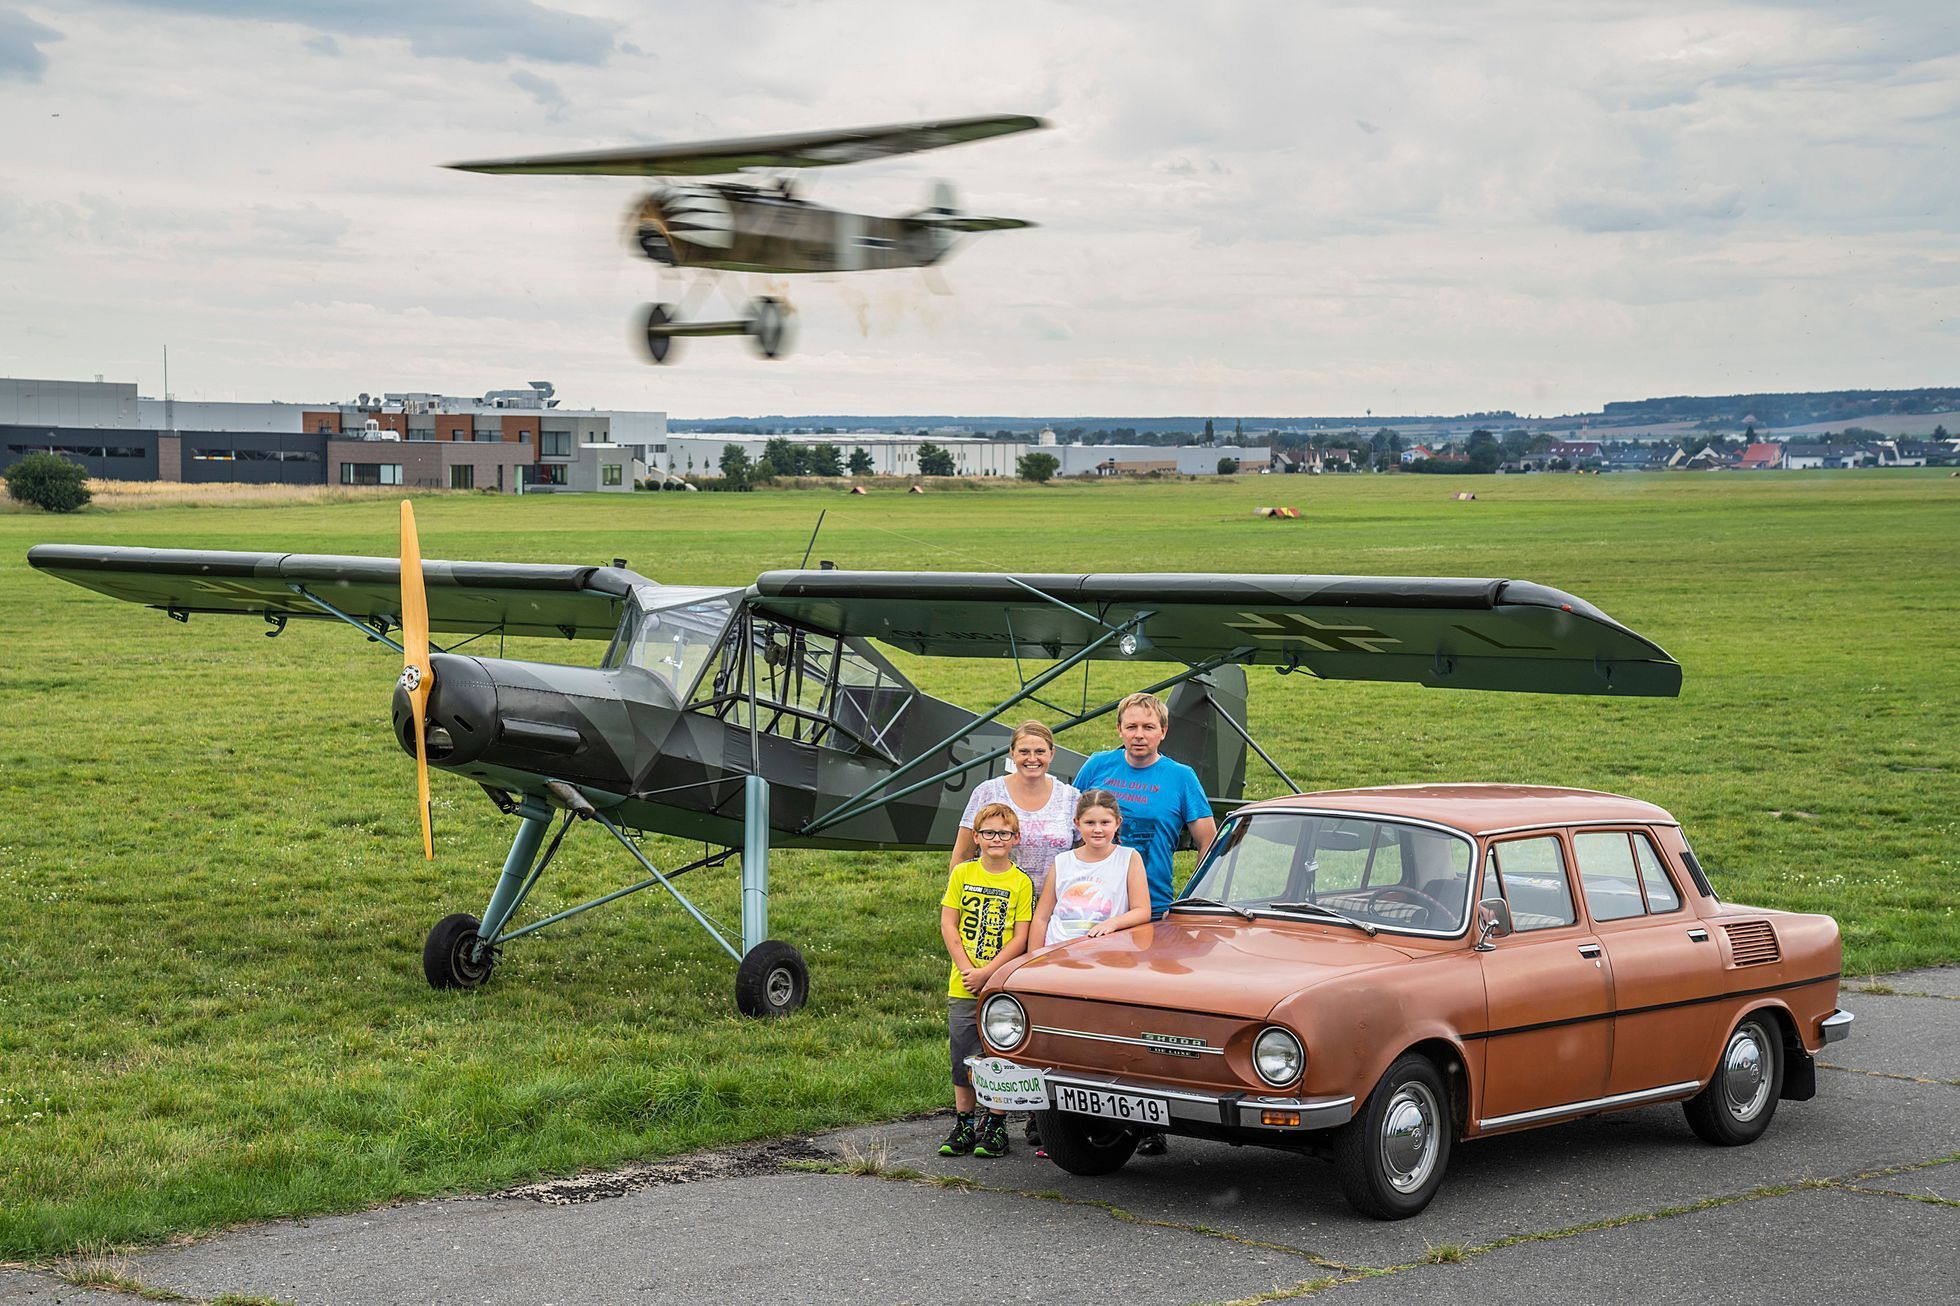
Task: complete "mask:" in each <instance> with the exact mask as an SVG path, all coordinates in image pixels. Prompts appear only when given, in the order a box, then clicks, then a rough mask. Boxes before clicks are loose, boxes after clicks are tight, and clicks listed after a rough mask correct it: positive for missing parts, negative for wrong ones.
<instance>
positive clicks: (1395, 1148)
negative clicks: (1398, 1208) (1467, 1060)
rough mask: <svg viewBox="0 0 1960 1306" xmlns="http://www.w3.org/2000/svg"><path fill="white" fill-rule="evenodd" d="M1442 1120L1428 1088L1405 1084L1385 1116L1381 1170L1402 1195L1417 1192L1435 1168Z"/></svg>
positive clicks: (1399, 1089) (1389, 1105)
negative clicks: (1438, 1133) (1440, 1121)
mask: <svg viewBox="0 0 1960 1306" xmlns="http://www.w3.org/2000/svg"><path fill="white" fill-rule="evenodd" d="M1441 1118H1442V1111H1441V1109H1440V1108H1439V1107H1438V1105H1437V1102H1436V1098H1435V1095H1434V1094H1432V1093H1431V1092H1430V1091H1429V1086H1428V1085H1426V1084H1404V1085H1402V1086H1401V1087H1400V1088H1398V1089H1396V1090H1395V1096H1394V1097H1392V1098H1390V1099H1389V1101H1388V1110H1386V1111H1385V1112H1383V1113H1382V1137H1381V1155H1382V1169H1383V1171H1384V1173H1385V1174H1386V1175H1387V1177H1388V1182H1389V1185H1390V1186H1391V1187H1393V1188H1394V1189H1395V1191H1397V1192H1399V1193H1409V1192H1414V1191H1415V1190H1416V1189H1418V1188H1421V1187H1422V1186H1423V1184H1424V1183H1425V1182H1427V1181H1428V1179H1429V1174H1430V1171H1432V1170H1434V1169H1435V1168H1436V1150H1437V1134H1436V1130H1437V1126H1438V1121H1439V1120H1440V1119H1441Z"/></svg>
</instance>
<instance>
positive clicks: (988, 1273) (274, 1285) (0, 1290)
mask: <svg viewBox="0 0 1960 1306" xmlns="http://www.w3.org/2000/svg"><path fill="white" fill-rule="evenodd" d="M1841 1005H1843V1006H1844V1007H1846V1008H1847V1009H1849V1010H1851V1011H1853V1012H1855V1013H1856V1014H1857V1017H1858V1020H1857V1024H1856V1026H1855V1027H1854V1030H1853V1033H1852V1036H1851V1037H1850V1038H1849V1039H1847V1040H1845V1041H1844V1042H1841V1043H1837V1044H1833V1045H1832V1046H1831V1047H1829V1048H1828V1049H1826V1051H1825V1054H1824V1056H1823V1058H1822V1063H1823V1065H1824V1066H1825V1067H1826V1069H1824V1070H1822V1071H1821V1072H1820V1074H1819V1076H1818V1096H1817V1098H1816V1099H1815V1100H1813V1101H1810V1102H1800V1103H1790V1102H1786V1103H1783V1104H1782V1106H1781V1108H1780V1109H1779V1111H1778V1113H1777V1118H1776V1121H1775V1123H1774V1124H1772V1125H1771V1127H1770V1130H1769V1133H1768V1134H1767V1135H1766V1136H1765V1137H1764V1138H1763V1139H1762V1140H1761V1141H1759V1142H1758V1143H1756V1144H1754V1145H1753V1146H1750V1147H1744V1148H1733V1149H1716V1148H1711V1147H1708V1146H1705V1145H1704V1144H1702V1143H1701V1142H1699V1141H1698V1140H1696V1139H1695V1137H1694V1136H1693V1135H1692V1134H1691V1133H1689V1131H1688V1128H1687V1126H1686V1124H1685V1122H1684V1121H1683V1120H1682V1118H1681V1112H1680V1109H1679V1108H1678V1107H1656V1108H1652V1109H1649V1110H1642V1111H1635V1112H1628V1113H1624V1114H1620V1115H1614V1116H1606V1117H1601V1118H1598V1119H1593V1120H1587V1121H1581V1122H1578V1123H1576V1124H1570V1125H1565V1126H1559V1127H1554V1128H1549V1129H1544V1130H1539V1131H1535V1132H1532V1133H1527V1134H1521V1135H1514V1136H1510V1137H1506V1138H1499V1139H1492V1140H1488V1141H1485V1142H1479V1143H1474V1144H1468V1145H1465V1146H1463V1147H1460V1148H1458V1149H1457V1150H1456V1153H1455V1155H1454V1157H1453V1158H1452V1161H1451V1165H1450V1173H1449V1178H1448V1180H1447V1181H1446V1183H1445V1185H1444V1187H1443V1191H1442V1193H1441V1195H1440V1196H1438V1198H1437V1199H1436V1201H1435V1202H1434V1204H1433V1205H1431V1206H1430V1208H1429V1209H1428V1211H1426V1212H1425V1213H1424V1214H1423V1215H1421V1216H1418V1217H1417V1218H1415V1219H1413V1220H1405V1221H1401V1222H1399V1223H1395V1224H1382V1223H1377V1222H1375V1221H1372V1220H1365V1219H1362V1218H1360V1217H1358V1216H1356V1215H1354V1214H1353V1213H1352V1212H1351V1211H1350V1210H1349V1209H1348V1207H1347V1206H1346V1204H1345V1203H1344V1202H1343V1201H1342V1200H1341V1197H1340V1194H1339V1192H1338V1190H1337V1189H1336V1187H1335V1185H1334V1183H1333V1179H1332V1176H1331V1174H1330V1173H1329V1171H1328V1170H1327V1167H1326V1166H1325V1165H1323V1164H1321V1163H1319V1162H1316V1161H1312V1160H1308V1159H1303V1158H1299V1157H1293V1156H1288V1155H1285V1154H1282V1153H1276V1152H1261V1151H1258V1150H1256V1149H1251V1148H1244V1149H1234V1148H1229V1147H1225V1146H1222V1145H1217V1144H1202V1143H1195V1142H1191V1141H1189V1140H1185V1139H1173V1140H1171V1148H1170V1154H1169V1155H1167V1156H1164V1157H1160V1158H1138V1159H1137V1160H1135V1161H1133V1162H1131V1164H1130V1165H1129V1166H1127V1167H1126V1168H1125V1169H1123V1170H1122V1171H1120V1172H1118V1173H1117V1174H1115V1175H1112V1176H1109V1177H1106V1178H1101V1179H1078V1178H1076V1177H1074V1176H1072V1175H1069V1174H1067V1173H1065V1172H1063V1171H1062V1170H1060V1169H1058V1168H1056V1167H1055V1166H1053V1165H1052V1164H1050V1163H1048V1162H1046V1161H1043V1160H1040V1159H1038V1158H1036V1157H1034V1156H1033V1155H1031V1153H1030V1150H1029V1149H1028V1148H1026V1147H1025V1146H1022V1145H1020V1143H1019V1132H1018V1130H1017V1131H1016V1135H1015V1141H1016V1148H1015V1151H1014V1152H1013V1154H1012V1155H1010V1156H1007V1157H1004V1158H1000V1159H997V1160H992V1161H987V1160H979V1159H976V1158H970V1157H968V1158H960V1159H957V1160H942V1159H941V1158H940V1157H939V1156H938V1155H937V1154H936V1152H935V1150H934V1149H935V1148H936V1146H937V1143H938V1140H939V1138H940V1137H941V1136H942V1135H943V1134H944V1132H945V1130H946V1127H947V1122H946V1120H945V1119H944V1118H933V1119H923V1120H910V1121H900V1122H896V1123H892V1124H885V1125H875V1126H870V1127H866V1128H862V1129H854V1130H847V1131H844V1132H841V1133H837V1134H832V1135H826V1136H823V1137H820V1138H814V1139H785V1140H778V1141H776V1142H773V1143H768V1144H761V1145H756V1146H751V1147H747V1148H738V1149H732V1150H729V1151H725V1152H718V1153H712V1154H707V1155H703V1156H696V1157H685V1158H679V1159H676V1160H673V1161H669V1162H664V1163H660V1164H653V1165H647V1166H643V1167H637V1168H635V1169H631V1170H626V1171H621V1172H617V1173H613V1174H607V1175H593V1176H584V1177H581V1178H579V1179H573V1180H564V1181H557V1182H552V1183H545V1184H539V1185H535V1186H532V1187H529V1188H525V1189H519V1190H514V1191H512V1192H509V1193H504V1194H499V1195H496V1196H492V1197H477V1198H456V1199H451V1200H445V1201H431V1202H419V1203H410V1204H404V1205H400V1206H393V1207H385V1208H382V1209H379V1210H374V1211H367V1212H364V1213H362V1214H359V1215H349V1216H336V1217H331V1218H324V1219H316V1220H308V1221H296V1222H284V1223H278V1224H269V1225H263V1226H258V1227H254V1228H250V1229H245V1230H239V1231H235V1232H232V1233H228V1234H224V1235H222V1236H219V1237H215V1238H211V1239H208V1240H205V1241H203V1242H200V1243H196V1244H192V1245H187V1246H178V1247H169V1248H163V1249H158V1250H153V1251H147V1252H136V1253H133V1254H131V1255H129V1256H127V1257H125V1258H119V1259H116V1260H112V1261H110V1262H106V1263H103V1262H98V1263H96V1264H94V1265H91V1266H88V1267H81V1270H82V1271H83V1272H82V1273H78V1272H77V1269H76V1267H70V1268H69V1273H70V1274H71V1275H74V1276H75V1277H82V1278H88V1277H93V1278H94V1279H96V1280H97V1281H104V1280H119V1281H120V1282H121V1286H122V1288H123V1290H124V1291H129V1290H132V1289H134V1288H135V1287H136V1286H138V1285H140V1287H141V1288H143V1289H146V1290H148V1291H149V1292H151V1293H162V1294H172V1295H174V1296H175V1297H176V1299H179V1300H193V1301H196V1300H208V1299H212V1298H216V1297H219V1296H221V1295H223V1294H227V1293H229V1294H235V1295H237V1296H240V1297H246V1298H256V1299H270V1300H274V1301H281V1302H294V1303H316V1302H317V1303H375V1302H384V1303H386V1302H403V1303H407V1302H437V1301H439V1302H455V1303H477V1302H483V1303H506V1302H510V1303H558V1304H560V1306H574V1304H576V1303H588V1302H589V1303H617V1302H649V1303H654V1302H680V1301H700V1300H713V1301H719V1302H767V1303H772V1304H773V1303H782V1302H799V1303H801V1302H811V1303H822V1302H921V1303H941V1302H974V1303H995V1302H1023V1301H1026V1302H1046V1303H1070V1302H1097V1303H1103V1302H1111V1301H1116V1302H1122V1303H1124V1304H1125V1306H1146V1304H1148V1303H1158V1302H1162V1303H1193V1302H1213V1301H1232V1300H1241V1299H1246V1298H1257V1299H1259V1300H1261V1301H1267V1300H1278V1299H1286V1300H1292V1299H1297V1298H1308V1297H1311V1298H1313V1299H1314V1300H1316V1301H1321V1300H1325V1301H1328V1302H1331V1303H1334V1304H1335V1306H1354V1304H1358V1303H1371V1302H1397V1301H1407V1300H1413V1299H1416V1298H1417V1297H1418V1296H1422V1297H1428V1298H1431V1299H1445V1300H1447V1299H1470V1300H1489V1299H1495V1298H1499V1297H1501V1298H1502V1299H1503V1301H1504V1302H1505V1306H1531V1304H1533V1303H1540V1302H1544V1303H1552V1302H1557V1303H1575V1302H1601V1303H1608V1302H1611V1303H1619V1302H1626V1303H1634V1302H1640V1303H1646V1302H1657V1301H1695V1302H1700V1301H1707V1300H1759V1299H1762V1300H1776V1301H1778V1302H1779V1303H1790V1304H1792V1306H1800V1304H1802V1303H1812V1302H1814V1303H1827V1304H1828V1306H1849V1304H1851V1303H1862V1302H1873V1303H1879V1302H1885V1303H1890V1302H1899V1301H1940V1300H1952V1299H1954V1296H1955V1293H1956V1289H1955V1286H1954V1285H1955V1283H1956V1282H1960V968H1947V969H1940V970H1931V971H1917V972H1911V973H1907V974H1901V975H1892V976H1887V977H1885V978H1884V979H1883V980H1882V981H1874V982H1862V983H1860V982H1853V983H1850V984H1847V985H1846V991H1845V995H1844V997H1843V999H1842V1001H1841ZM105 1300H108V1299H107V1298H105V1297H104V1295H103V1294H102V1293H101V1292H98V1291H96V1290H93V1289H89V1288H81V1287H75V1286H71V1284H70V1283H68V1282H65V1281H63V1280H62V1279H61V1278H59V1277H56V1276H52V1275H48V1274H40V1273H27V1272H12V1271H0V1303H4V1304H6V1306H16V1304H25V1303H34V1304H35V1306H51V1304H52V1303H57V1302H62V1303H71V1304H73V1303H79V1302H96V1303H100V1302H103V1301H105Z"/></svg>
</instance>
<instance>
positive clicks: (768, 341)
mask: <svg viewBox="0 0 1960 1306" xmlns="http://www.w3.org/2000/svg"><path fill="white" fill-rule="evenodd" d="M749 335H750V337H751V338H752V339H753V340H754V342H755V352H757V353H758V354H761V355H762V356H763V357H764V358H780V357H781V356H782V355H784V354H786V353H788V352H789V349H788V346H789V337H790V329H789V304H788V303H787V302H786V301H784V300H781V299H777V298H776V297H775V296H774V295H763V296H761V297H759V298H757V299H755V300H753V301H752V302H751V303H750V304H749Z"/></svg>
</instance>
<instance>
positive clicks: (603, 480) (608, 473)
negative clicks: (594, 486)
mask: <svg viewBox="0 0 1960 1306" xmlns="http://www.w3.org/2000/svg"><path fill="white" fill-rule="evenodd" d="M599 484H601V485H618V484H619V464H618V463H601V464H600V465H599Z"/></svg>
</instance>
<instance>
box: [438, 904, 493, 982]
mask: <svg viewBox="0 0 1960 1306" xmlns="http://www.w3.org/2000/svg"><path fill="white" fill-rule="evenodd" d="M481 924H482V922H481V921H479V920H477V918H476V917H474V916H472V915H470V914H469V913H468V912H456V913H455V914H453V915H450V916H445V917H443V918H442V919H441V920H439V921H437V922H436V927H435V928H434V929H432V930H430V931H429V938H428V941H427V942H425V943H424V944H423V945H422V973H423V974H424V975H426V976H427V977H428V980H429V987H430V988H434V989H473V988H476V987H477V986H478V985H480V984H482V983H483V981H485V980H487V979H489V978H490V970H491V968H492V967H494V966H495V965H496V964H497V961H496V958H495V957H484V958H483V959H481V960H479V961H472V960H471V959H470V953H471V951H472V949H474V948H475V946H476V931H477V927H478V926H479V925H481Z"/></svg>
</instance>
